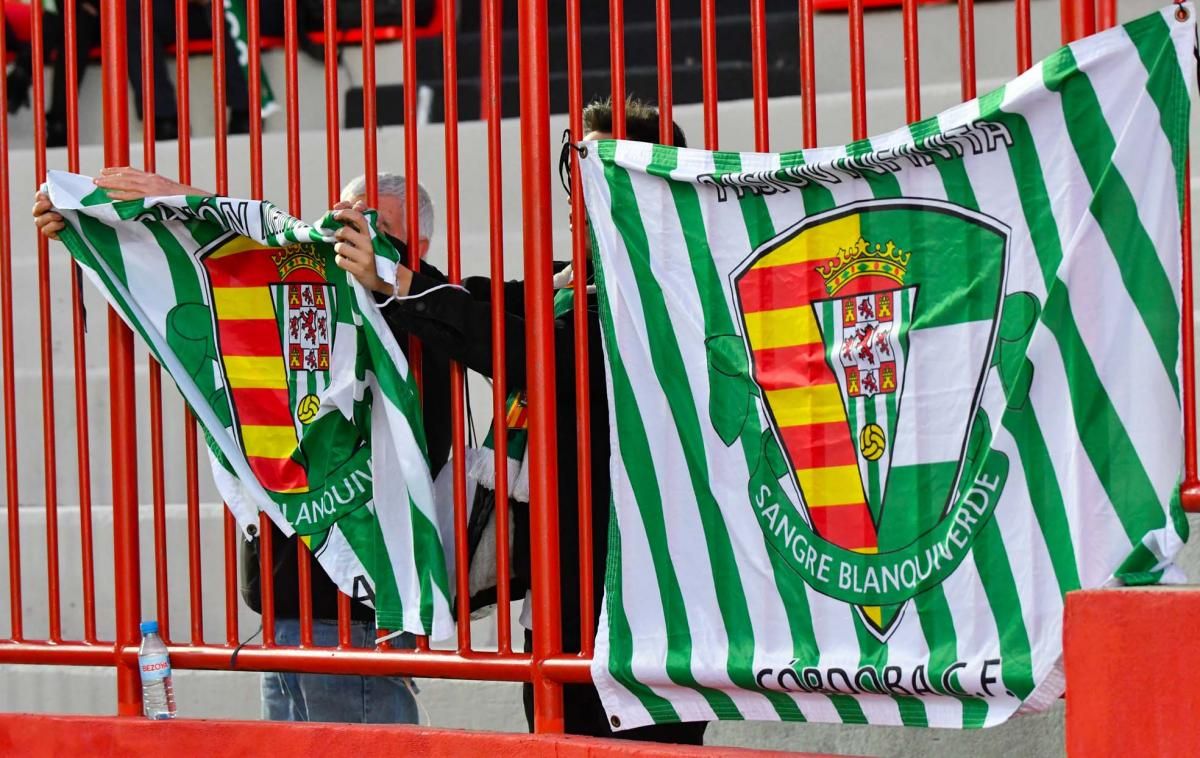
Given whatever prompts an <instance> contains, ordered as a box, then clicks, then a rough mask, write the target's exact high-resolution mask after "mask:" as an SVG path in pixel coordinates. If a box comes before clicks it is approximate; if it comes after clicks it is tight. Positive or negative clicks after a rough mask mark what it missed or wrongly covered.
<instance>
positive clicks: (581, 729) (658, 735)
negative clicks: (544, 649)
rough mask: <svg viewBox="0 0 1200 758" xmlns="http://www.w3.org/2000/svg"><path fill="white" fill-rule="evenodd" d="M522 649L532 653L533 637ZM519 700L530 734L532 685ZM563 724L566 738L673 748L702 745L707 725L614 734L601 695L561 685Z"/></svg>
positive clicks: (667, 726) (582, 687)
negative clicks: (632, 741)
mask: <svg viewBox="0 0 1200 758" xmlns="http://www.w3.org/2000/svg"><path fill="white" fill-rule="evenodd" d="M525 649H526V650H532V649H533V634H532V633H531V632H529V631H528V630H526V631H525ZM522 698H523V700H524V701H525V720H526V721H527V722H528V723H529V731H531V732H532V731H533V685H532V684H529V683H526V684H525V687H524V691H523V692H522ZM563 720H564V722H565V728H566V733H567V734H579V735H583V736H586V737H608V738H610V739H617V740H634V741H636V742H666V743H671V744H675V745H703V744H704V730H705V729H707V728H708V722H706V721H689V722H684V723H680V724H655V725H653V726H642V727H638V728H637V729H626V730H625V731H623V732H614V731H613V730H612V729H611V728H610V727H609V725H608V716H607V715H606V714H605V713H604V706H603V705H601V703H600V695H599V694H598V693H597V692H596V688H595V687H593V686H592V685H590V684H566V685H563Z"/></svg>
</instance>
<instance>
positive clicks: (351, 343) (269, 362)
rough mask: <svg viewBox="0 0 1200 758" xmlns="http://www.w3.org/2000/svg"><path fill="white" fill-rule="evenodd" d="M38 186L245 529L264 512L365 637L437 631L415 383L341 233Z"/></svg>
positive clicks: (441, 628)
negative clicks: (310, 557)
mask: <svg viewBox="0 0 1200 758" xmlns="http://www.w3.org/2000/svg"><path fill="white" fill-rule="evenodd" d="M46 189H47V190H48V192H49V193H50V199H51V202H52V203H53V205H54V208H55V210H56V211H58V212H59V213H61V214H62V215H63V217H64V218H65V219H66V221H67V228H66V229H64V230H63V232H62V233H61V235H60V238H61V239H62V241H63V242H64V243H66V246H67V248H68V249H69V250H70V251H71V255H72V256H74V258H75V260H77V261H78V262H79V264H80V265H81V266H82V267H83V269H84V271H85V272H86V273H87V274H88V277H89V278H90V279H91V280H92V281H93V282H94V283H95V284H96V286H97V287H99V288H100V291H101V292H102V293H103V294H104V296H105V297H106V298H107V299H108V301H109V303H111V304H112V306H113V307H114V308H115V309H116V310H117V312H118V313H120V314H121V316H122V318H124V320H125V321H126V323H128V324H129V325H130V327H131V328H133V329H134V330H135V331H136V332H137V333H138V334H140V335H141V337H142V339H143V340H144V341H145V343H146V345H147V346H148V347H149V349H150V352H151V353H152V354H153V355H154V357H155V359H156V360H158V362H159V363H160V364H162V366H163V367H164V368H165V369H166V370H167V372H168V373H169V374H170V375H171V377H172V378H173V379H174V380H175V382H176V384H177V385H178V386H179V390H180V392H181V393H182V394H183V397H184V399H185V400H186V401H187V403H188V405H189V407H190V408H191V409H192V412H193V413H194V414H195V415H196V418H197V419H198V420H199V422H200V425H201V427H202V428H203V429H204V432H205V436H206V439H207V441H208V448H209V453H210V458H211V461H212V470H213V475H214V477H215V479H216V483H217V488H218V489H219V490H220V492H221V496H222V497H223V498H224V499H225V502H226V503H227V504H228V506H229V509H230V511H231V512H232V513H233V515H234V516H235V517H236V519H237V522H238V524H239V525H240V526H241V528H242V530H243V531H244V532H246V533H247V534H250V533H253V530H254V529H257V524H258V513H259V511H260V510H261V511H263V512H265V513H266V514H267V515H269V516H270V518H271V520H272V521H274V522H275V524H276V525H277V526H278V527H279V528H280V529H281V530H283V532H284V533H285V534H289V535H290V534H292V533H293V532H294V533H298V534H299V535H300V537H301V539H302V540H303V541H304V543H305V544H306V545H308V547H309V548H310V549H311V550H312V552H313V554H314V555H316V557H317V559H318V561H319V562H320V563H321V566H322V567H324V569H325V571H326V572H327V573H328V574H329V576H330V578H331V579H332V580H333V581H334V582H335V583H336V584H337V585H338V587H339V588H341V589H342V591H344V592H346V593H347V594H348V595H350V596H351V597H354V598H356V599H359V600H362V601H363V602H366V603H368V604H371V605H373V606H374V607H375V612H376V619H377V623H378V625H379V627H380V628H383V629H388V630H393V631H399V630H405V631H410V632H415V633H419V634H428V635H432V636H434V637H444V636H447V635H449V634H450V633H451V631H452V628H453V627H452V624H453V620H452V618H451V615H450V607H449V601H448V597H449V584H448V582H447V573H446V564H445V559H444V551H443V547H442V540H441V538H440V536H439V533H438V530H437V528H436V524H437V520H436V515H435V512H434V503H433V491H432V486H433V485H432V481H431V480H430V475H429V464H428V458H427V455H426V448H425V432H424V429H423V427H422V421H421V418H422V417H421V403H420V399H419V397H418V394H417V387H416V384H415V381H414V379H413V377H412V375H411V374H410V372H409V369H408V362H407V361H406V360H405V357H404V353H403V352H402V351H401V349H400V346H399V344H398V343H397V342H396V340H395V338H394V337H393V336H392V334H391V331H390V330H389V329H388V327H387V324H386V323H385V321H384V319H383V316H382V315H381V314H380V313H379V309H378V307H377V306H376V305H375V301H374V298H373V296H372V295H371V293H370V292H368V291H367V290H366V289H364V288H363V287H362V286H361V285H359V284H358V283H357V282H356V281H355V280H354V279H353V277H349V276H347V275H346V273H345V272H344V271H342V270H341V269H340V268H338V267H337V265H336V264H335V263H334V253H333V243H334V237H333V233H334V231H335V229H337V227H338V226H340V224H338V223H337V222H335V221H333V220H332V217H330V216H326V217H325V218H323V219H321V221H319V222H318V223H317V224H316V226H309V225H308V224H306V223H304V222H302V221H299V220H298V219H295V218H293V217H291V216H289V215H288V214H286V213H284V212H283V211H282V210H280V209H279V208H277V207H275V206H274V205H272V204H270V203H267V202H262V201H258V200H236V199H232V198H225V197H184V196H175V197H150V198H145V199H144V200H133V201H124V202H112V201H110V200H109V199H108V198H107V196H106V195H105V193H104V192H103V191H102V190H98V189H97V188H96V187H95V185H94V184H93V183H92V181H91V179H90V178H88V177H85V176H78V175H76V174H68V173H65V172H61V171H51V172H50V174H49V177H48V181H47V185H46ZM372 234H373V235H374V232H373V231H372ZM374 242H375V252H376V256H377V258H376V260H377V263H378V265H379V266H380V267H381V269H384V268H387V267H394V265H395V261H396V260H397V255H396V251H395V250H394V249H393V248H392V246H391V244H390V243H389V242H388V241H387V238H386V237H383V236H374ZM385 275H386V272H385Z"/></svg>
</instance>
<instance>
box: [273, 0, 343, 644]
mask: <svg viewBox="0 0 1200 758" xmlns="http://www.w3.org/2000/svg"><path fill="white" fill-rule="evenodd" d="M324 27H325V28H324V29H323V30H322V32H323V35H324V41H325V69H324V74H325V171H326V181H327V184H328V191H329V205H330V206H332V205H333V204H334V203H336V202H337V201H338V200H339V199H341V193H342V161H341V138H340V135H339V132H338V129H339V128H340V122H339V120H338V63H337V56H338V48H337V36H336V33H337V3H325V6H324ZM263 612H264V614H265V612H266V609H265V607H264V610H263ZM337 620H338V644H337V646H338V648H348V647H350V642H351V640H350V598H349V596H347V595H346V594H345V593H344V592H341V591H339V592H338V598H337ZM272 641H274V638H272ZM265 642H266V640H265V639H264V643H265Z"/></svg>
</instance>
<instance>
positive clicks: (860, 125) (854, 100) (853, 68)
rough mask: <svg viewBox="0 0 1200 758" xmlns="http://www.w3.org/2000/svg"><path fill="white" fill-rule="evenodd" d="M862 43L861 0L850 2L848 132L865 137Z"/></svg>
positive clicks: (865, 69)
mask: <svg viewBox="0 0 1200 758" xmlns="http://www.w3.org/2000/svg"><path fill="white" fill-rule="evenodd" d="M865 55H866V51H865V45H864V42H863V0H850V132H851V138H852V139H855V140H860V139H863V138H865V137H866V136H867V64H866V58H865Z"/></svg>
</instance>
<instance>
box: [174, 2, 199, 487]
mask: <svg viewBox="0 0 1200 758" xmlns="http://www.w3.org/2000/svg"><path fill="white" fill-rule="evenodd" d="M190 92H191V72H190V70H189V68H188V0H175V112H176V114H177V115H178V117H179V136H178V139H177V143H178V145H179V181H180V182H182V183H184V184H191V182H192V106H191V98H190V96H189V95H190ZM184 413H186V414H187V420H186V421H185V422H184V426H185V429H186V432H187V434H188V435H189V438H190V439H191V440H192V445H191V449H192V450H193V451H194V450H195V439H196V424H195V421H194V420H193V419H192V418H191V411H188V410H186V409H185V410H184ZM187 464H188V466H189V469H188V474H189V476H190V475H191V474H192V473H193V470H194V468H195V466H196V457H195V455H189V456H188V459H187ZM190 502H191V501H190V500H189V503H190Z"/></svg>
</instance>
